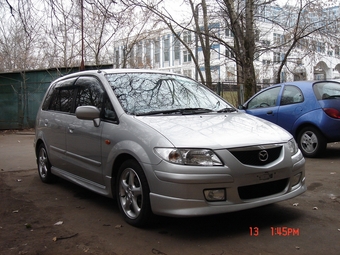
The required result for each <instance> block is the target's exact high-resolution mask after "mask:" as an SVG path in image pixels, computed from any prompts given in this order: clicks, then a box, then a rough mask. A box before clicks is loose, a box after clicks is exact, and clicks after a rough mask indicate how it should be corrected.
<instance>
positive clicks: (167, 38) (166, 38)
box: [163, 35, 170, 61]
mask: <svg viewBox="0 0 340 255" xmlns="http://www.w3.org/2000/svg"><path fill="white" fill-rule="evenodd" d="M163 44H164V47H163V50H164V61H170V36H169V35H167V36H164V40H163Z"/></svg>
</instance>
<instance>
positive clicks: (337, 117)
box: [239, 81, 340, 157]
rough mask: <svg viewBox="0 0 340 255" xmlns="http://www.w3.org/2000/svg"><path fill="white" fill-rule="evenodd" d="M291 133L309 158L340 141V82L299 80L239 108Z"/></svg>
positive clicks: (262, 93)
mask: <svg viewBox="0 0 340 255" xmlns="http://www.w3.org/2000/svg"><path fill="white" fill-rule="evenodd" d="M239 108H240V109H243V110H245V111H246V112H247V113H249V114H251V115H255V116H257V117H261V118H263V119H266V120H268V121H271V122H273V123H275V124H278V125H279V126H281V127H283V128H285V129H286V130H287V131H289V132H290V133H291V134H292V135H293V136H294V138H295V139H296V140H297V143H298V145H299V148H300V149H301V151H302V153H303V155H304V156H305V157H318V156H321V155H322V154H323V153H324V152H325V150H326V147H327V143H330V142H337V141H340V82H337V81H295V82H286V83H281V84H277V85H274V86H271V87H268V88H266V89H264V90H261V91H260V92H258V93H256V94H255V95H254V96H253V97H251V98H250V99H249V100H248V101H247V102H246V103H244V104H243V105H241V106H240V107H239Z"/></svg>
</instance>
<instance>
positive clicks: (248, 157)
mask: <svg viewBox="0 0 340 255" xmlns="http://www.w3.org/2000/svg"><path fill="white" fill-rule="evenodd" d="M281 150H282V145H280V146H276V147H272V148H263V147H261V148H260V147H255V148H254V149H250V148H239V149H231V150H229V151H230V153H231V154H233V155H234V157H235V158H237V159H238V160H239V161H240V162H241V163H242V164H245V165H252V166H264V165H266V164H269V163H271V162H273V161H275V160H276V159H277V158H278V157H279V156H280V153H281ZM262 151H267V153H268V158H267V159H266V160H265V161H263V160H262V161H261V160H260V156H259V153H260V152H262Z"/></svg>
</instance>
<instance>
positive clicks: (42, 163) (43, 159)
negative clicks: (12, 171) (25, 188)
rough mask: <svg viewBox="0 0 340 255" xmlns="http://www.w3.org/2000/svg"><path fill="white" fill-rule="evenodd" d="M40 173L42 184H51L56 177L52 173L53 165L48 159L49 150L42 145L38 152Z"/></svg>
mask: <svg viewBox="0 0 340 255" xmlns="http://www.w3.org/2000/svg"><path fill="white" fill-rule="evenodd" d="M37 164H38V173H39V177H40V179H41V181H42V182H45V183H51V182H53V181H54V179H55V176H54V175H53V174H52V173H51V163H50V161H49V159H48V155H47V150H46V147H45V145H44V144H40V145H39V147H38V151H37Z"/></svg>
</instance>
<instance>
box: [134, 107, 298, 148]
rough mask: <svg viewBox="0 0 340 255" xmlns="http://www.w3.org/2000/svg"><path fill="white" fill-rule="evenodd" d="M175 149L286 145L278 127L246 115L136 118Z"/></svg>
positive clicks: (283, 134) (283, 132) (282, 132)
mask: <svg viewBox="0 0 340 255" xmlns="http://www.w3.org/2000/svg"><path fill="white" fill-rule="evenodd" d="M136 118H137V119H138V120H140V121H142V122H143V123H145V124H147V125H148V126H150V127H152V128H153V129H155V130H156V131H158V132H159V133H160V134H162V135H163V136H164V137H165V138H167V139H168V140H169V141H170V142H171V143H172V144H173V145H174V146H175V147H192V148H197V147H199V148H211V149H219V148H233V147H243V146H251V145H260V144H273V143H282V142H287V141H288V140H289V139H290V138H292V136H291V135H290V134H289V133H288V132H287V131H285V130H284V129H282V128H281V127H279V126H277V125H275V124H273V123H271V122H268V121H266V120H263V119H260V118H257V117H255V116H251V115H249V114H246V113H237V112H236V113H229V114H216V113H215V114H203V115H175V116H164V115H162V116H159V115H153V116H139V117H136Z"/></svg>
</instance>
